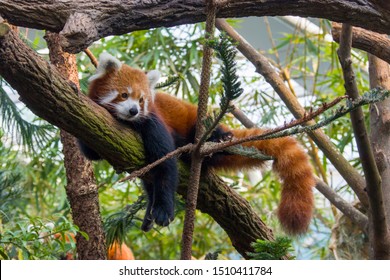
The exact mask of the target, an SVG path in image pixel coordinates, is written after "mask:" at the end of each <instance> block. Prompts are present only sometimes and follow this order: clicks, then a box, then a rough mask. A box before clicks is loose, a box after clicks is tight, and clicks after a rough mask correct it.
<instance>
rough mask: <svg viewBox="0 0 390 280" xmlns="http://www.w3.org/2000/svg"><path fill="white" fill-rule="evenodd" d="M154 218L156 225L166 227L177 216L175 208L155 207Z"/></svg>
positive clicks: (153, 210) (167, 206) (166, 206)
mask: <svg viewBox="0 0 390 280" xmlns="http://www.w3.org/2000/svg"><path fill="white" fill-rule="evenodd" d="M152 216H153V218H154V221H155V223H156V224H158V225H159V226H162V227H166V226H168V225H169V224H170V223H171V222H172V221H173V219H174V217H175V214H174V209H173V207H170V206H169V205H162V206H155V207H153V209H152Z"/></svg>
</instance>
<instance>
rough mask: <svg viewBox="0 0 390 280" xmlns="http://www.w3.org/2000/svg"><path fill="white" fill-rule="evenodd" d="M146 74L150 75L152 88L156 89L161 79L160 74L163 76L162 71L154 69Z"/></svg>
mask: <svg viewBox="0 0 390 280" xmlns="http://www.w3.org/2000/svg"><path fill="white" fill-rule="evenodd" d="M146 76H147V77H148V80H149V87H150V90H154V88H155V87H156V85H157V82H158V80H159V79H160V76H161V75H160V72H159V71H157V70H152V71H149V72H148V73H147V74H146Z"/></svg>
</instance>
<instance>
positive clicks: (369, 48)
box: [332, 22, 390, 63]
mask: <svg viewBox="0 0 390 280" xmlns="http://www.w3.org/2000/svg"><path fill="white" fill-rule="evenodd" d="M340 35H341V24H340V23H336V22H332V36H333V40H334V41H336V42H337V43H340ZM352 47H353V48H357V49H361V50H363V51H366V52H368V53H371V54H373V55H375V56H376V57H378V58H380V59H383V60H384V61H387V63H390V39H389V37H388V36H386V35H384V34H379V33H376V32H372V31H368V30H365V29H363V28H359V27H352Z"/></svg>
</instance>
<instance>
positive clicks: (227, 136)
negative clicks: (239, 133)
mask: <svg viewBox="0 0 390 280" xmlns="http://www.w3.org/2000/svg"><path fill="white" fill-rule="evenodd" d="M232 139H233V133H231V132H230V131H223V130H222V129H221V128H220V127H217V128H216V129H215V130H214V131H213V133H211V136H210V137H209V139H207V141H210V142H216V143H220V142H226V141H231V140H232Z"/></svg>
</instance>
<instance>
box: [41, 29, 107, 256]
mask: <svg viewBox="0 0 390 280" xmlns="http://www.w3.org/2000/svg"><path fill="white" fill-rule="evenodd" d="M45 39H46V41H47V44H48V47H49V50H50V61H51V63H52V64H53V65H55V66H56V67H57V69H58V70H59V72H60V73H61V74H62V75H63V77H64V78H66V79H68V80H70V81H72V82H73V83H74V84H75V85H76V86H77V87H79V79H78V71H77V64H76V56H75V55H72V54H68V53H65V52H63V51H62V48H61V46H60V44H59V36H58V34H55V33H51V32H47V33H46V36H45ZM61 142H62V145H63V153H64V163H65V169H66V178H67V185H66V187H65V189H66V194H67V196H68V200H69V203H70V207H71V212H72V217H73V221H74V223H75V224H76V225H77V226H78V227H79V229H80V230H81V231H83V232H85V233H87V234H88V237H89V238H88V240H87V239H85V238H84V237H83V236H82V235H81V234H77V235H76V246H77V257H78V259H81V260H104V259H106V256H107V250H106V242H105V234H104V229H103V223H102V219H101V215H100V208H99V193H98V187H97V185H96V182H95V177H94V173H93V169H92V165H91V162H89V161H88V160H87V159H86V158H85V157H84V156H83V155H82V154H81V153H80V150H79V148H78V145H77V141H76V138H74V137H73V136H72V135H71V134H69V133H68V132H66V131H65V130H61Z"/></svg>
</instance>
